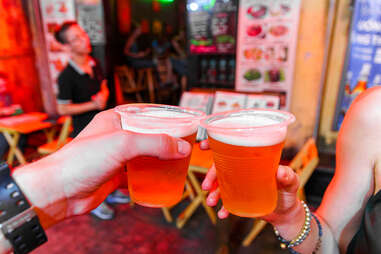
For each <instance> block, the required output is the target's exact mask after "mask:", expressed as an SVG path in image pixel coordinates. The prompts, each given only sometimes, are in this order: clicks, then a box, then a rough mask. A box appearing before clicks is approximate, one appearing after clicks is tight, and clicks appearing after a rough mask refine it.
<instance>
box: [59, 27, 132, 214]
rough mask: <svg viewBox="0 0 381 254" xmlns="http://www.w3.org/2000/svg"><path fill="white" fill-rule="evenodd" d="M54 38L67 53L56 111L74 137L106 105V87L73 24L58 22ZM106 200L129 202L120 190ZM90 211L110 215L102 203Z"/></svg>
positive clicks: (85, 40) (87, 45)
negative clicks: (65, 119)
mask: <svg viewBox="0 0 381 254" xmlns="http://www.w3.org/2000/svg"><path fill="white" fill-rule="evenodd" d="M55 37H56V39H57V41H58V42H60V43H61V44H62V45H63V46H64V49H65V50H66V51H67V52H68V53H69V54H70V60H69V63H68V65H67V66H66V68H65V69H64V70H63V71H62V72H61V73H60V75H59V77H58V90H59V92H58V96H57V103H58V113H59V114H60V115H71V116H72V118H73V132H72V133H71V136H72V137H76V136H77V135H78V134H79V133H80V132H81V131H82V130H83V129H84V128H85V127H86V125H87V124H89V122H90V121H91V120H92V119H93V117H94V116H95V115H96V114H97V113H98V112H100V111H101V110H103V109H105V108H106V105H107V100H108V96H109V90H108V88H107V81H106V79H105V78H104V76H103V73H102V70H101V67H100V65H99V63H98V61H97V60H96V59H94V58H92V57H91V56H90V53H91V45H90V39H89V37H88V35H87V34H86V32H85V31H84V30H83V29H82V28H81V27H80V26H79V25H78V24H77V23H75V22H66V23H64V24H62V26H61V27H60V28H59V29H58V30H57V31H56V33H55ZM108 199H109V201H111V202H116V203H128V202H129V198H128V197H127V196H125V195H124V194H123V193H121V192H120V191H116V192H114V193H113V194H111V195H110V197H108ZM91 213H92V214H93V215H95V216H96V217H98V218H100V219H104V220H107V219H112V218H113V217H114V210H113V209H112V208H111V207H110V206H108V205H107V204H106V202H102V203H101V204H100V205H99V206H98V207H97V208H96V209H94V210H93V211H92V212H91Z"/></svg>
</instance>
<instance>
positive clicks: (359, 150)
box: [317, 88, 381, 253]
mask: <svg viewBox="0 0 381 254" xmlns="http://www.w3.org/2000/svg"><path fill="white" fill-rule="evenodd" d="M380 107H381V89H380V88H372V89H369V90H367V91H365V92H364V93H362V94H361V95H360V96H359V97H358V98H357V99H356V100H355V102H354V104H353V105H352V106H351V107H350V109H349V111H348V112H347V115H346V116H345V119H344V122H343V124H342V126H341V129H340V134H339V137H338V140H337V148H336V171H335V175H334V178H333V179H332V181H331V183H330V185H329V187H328V188H327V190H326V193H325V195H324V198H323V201H322V204H321V206H320V207H319V209H318V211H317V213H318V214H319V215H320V216H321V217H323V218H324V220H325V221H326V223H327V224H328V225H329V226H330V228H331V229H332V233H333V234H334V237H335V239H336V241H337V242H338V244H339V247H340V251H341V252H343V253H344V252H345V251H346V249H347V246H348V244H349V243H350V241H351V240H352V238H353V236H354V234H355V233H356V232H357V230H358V229H359V226H360V223H361V218H362V215H363V213H364V208H365V206H366V203H367V201H368V199H369V197H370V196H371V195H372V193H373V190H374V169H375V165H376V163H377V161H379V158H380V155H381V146H380V142H381V132H380V122H381V112H380V110H379V109H380Z"/></svg>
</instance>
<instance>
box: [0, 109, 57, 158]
mask: <svg viewBox="0 0 381 254" xmlns="http://www.w3.org/2000/svg"><path fill="white" fill-rule="evenodd" d="M47 118H48V115H47V114H46V113H42V112H31V113H25V114H21V115H18V116H11V117H6V118H0V131H1V132H2V133H3V135H4V137H5V139H6V141H7V142H8V144H9V153H8V157H7V162H8V164H9V165H12V163H13V161H14V159H15V158H16V159H17V160H18V161H19V163H20V164H25V163H26V160H25V158H24V155H23V154H22V152H21V151H20V149H19V148H18V146H17V144H18V142H19V139H20V136H21V134H30V133H32V132H35V131H40V130H44V131H45V134H46V135H47V138H48V139H52V138H53V136H54V132H53V130H52V131H49V130H48V129H49V128H51V127H53V126H55V123H54V122H48V121H44V120H46V119H47Z"/></svg>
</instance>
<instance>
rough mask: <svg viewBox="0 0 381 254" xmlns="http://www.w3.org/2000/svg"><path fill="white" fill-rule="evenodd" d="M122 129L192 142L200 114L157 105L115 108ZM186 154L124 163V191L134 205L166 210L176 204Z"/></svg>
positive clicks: (185, 170)
mask: <svg viewBox="0 0 381 254" xmlns="http://www.w3.org/2000/svg"><path fill="white" fill-rule="evenodd" d="M115 110H116V112H118V113H119V114H120V115H121V122H122V128H123V129H124V130H129V131H133V132H137V133H151V134H163V133H164V134H168V135H170V136H173V137H178V138H182V139H184V140H186V141H188V142H189V143H190V144H191V145H193V143H194V142H195V139H196V134H197V129H198V126H199V122H200V120H201V119H202V118H203V117H204V116H205V114H204V113H203V112H201V111H197V110H191V109H185V108H181V107H175V106H168V105H158V104H126V105H121V106H118V107H116V109H115ZM189 161H190V155H189V156H188V157H187V158H184V159H173V160H160V159H159V158H156V157H151V156H138V157H136V158H133V159H131V160H130V161H128V162H127V171H128V188H129V192H130V196H131V198H132V200H133V201H135V202H136V203H138V204H140V205H143V206H148V207H169V206H172V205H174V204H176V203H177V202H179V201H180V199H181V197H182V194H183V191H184V184H185V178H186V175H187V171H188V166H189Z"/></svg>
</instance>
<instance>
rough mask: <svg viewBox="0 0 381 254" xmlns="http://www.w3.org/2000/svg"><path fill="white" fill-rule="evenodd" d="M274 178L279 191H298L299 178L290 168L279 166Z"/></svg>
mask: <svg viewBox="0 0 381 254" xmlns="http://www.w3.org/2000/svg"><path fill="white" fill-rule="evenodd" d="M276 177H277V183H278V189H279V190H280V191H285V192H296V191H297V190H298V188H299V177H298V175H297V174H296V173H295V172H294V171H293V170H292V169H291V168H290V167H287V166H279V168H278V171H277V176H276Z"/></svg>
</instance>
